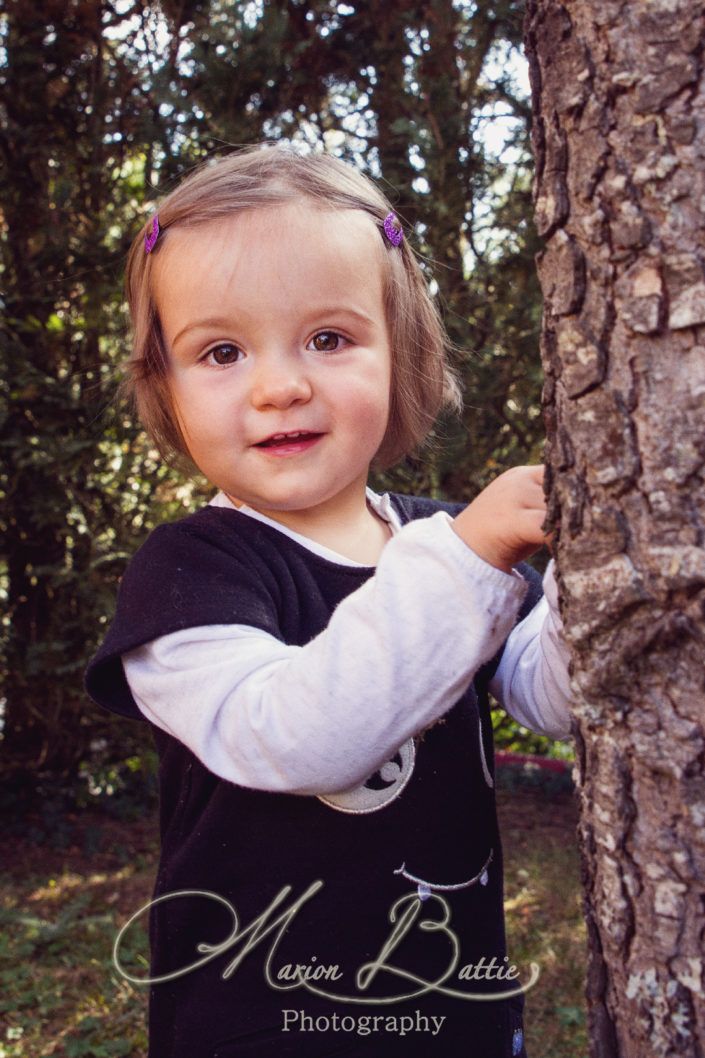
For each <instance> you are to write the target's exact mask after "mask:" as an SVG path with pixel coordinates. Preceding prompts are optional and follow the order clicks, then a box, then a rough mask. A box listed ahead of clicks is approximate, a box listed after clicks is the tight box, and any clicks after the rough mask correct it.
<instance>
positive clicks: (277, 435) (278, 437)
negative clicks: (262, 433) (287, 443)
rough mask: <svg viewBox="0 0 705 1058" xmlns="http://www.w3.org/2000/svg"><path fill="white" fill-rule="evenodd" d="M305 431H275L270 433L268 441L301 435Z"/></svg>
mask: <svg viewBox="0 0 705 1058" xmlns="http://www.w3.org/2000/svg"><path fill="white" fill-rule="evenodd" d="M306 432H307V431H306V430H297V431H296V433H275V434H272V436H271V437H270V438H269V440H270V441H279V440H281V439H282V438H287V437H303V435H304V434H305V433H306Z"/></svg>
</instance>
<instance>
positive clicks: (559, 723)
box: [489, 560, 572, 740]
mask: <svg viewBox="0 0 705 1058" xmlns="http://www.w3.org/2000/svg"><path fill="white" fill-rule="evenodd" d="M543 591H544V594H543V596H542V598H541V599H539V601H538V603H537V604H536V606H534V608H533V609H532V610H531V611H530V613H529V614H527V616H526V617H525V618H524V620H523V621H521V622H520V623H519V624H517V625H516V627H515V628H513V629H512V632H511V635H510V636H509V639H508V641H507V645H506V647H505V648H504V651H503V653H502V658H501V660H500V663H499V665H498V667H497V671H496V673H495V675H494V677H493V678H492V679H491V680H490V683H489V689H490V691H491V693H492V694H493V695H494V696H495V698H496V699H497V700H498V701H499V702H500V703H501V705H502V706H503V707H504V708H505V709H506V710H507V712H508V713H510V714H511V716H513V717H514V719H515V720H518V722H519V723H520V724H523V725H524V727H528V728H529V730H531V731H536V732H537V733H538V734H541V735H548V737H549V738H553V739H559V740H565V739H568V738H570V722H571V711H570V703H571V697H572V696H571V691H570V679H569V676H568V660H569V654H568V648H567V646H566V644H565V640H564V639H563V624H562V622H561V618H560V614H559V612H558V589H557V587H556V580H555V577H554V574H553V560H551V562H550V563H549V565H548V568H547V570H546V573H545V575H544V578H543Z"/></svg>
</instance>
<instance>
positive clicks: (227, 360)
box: [205, 342, 240, 367]
mask: <svg viewBox="0 0 705 1058" xmlns="http://www.w3.org/2000/svg"><path fill="white" fill-rule="evenodd" d="M209 356H212V357H213V360H214V362H215V363H216V364H217V365H218V366H219V367H224V366H225V365H226V364H234V363H235V362H236V360H237V359H238V357H239V356H240V350H239V349H238V347H237V346H236V345H232V344H231V343H230V342H222V343H221V344H220V345H214V346H213V348H212V349H209V350H208V352H207V353H206V356H205V359H207V358H208V357H209Z"/></svg>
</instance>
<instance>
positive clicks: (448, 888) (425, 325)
mask: <svg viewBox="0 0 705 1058" xmlns="http://www.w3.org/2000/svg"><path fill="white" fill-rule="evenodd" d="M127 290H128V297H129V302H130V308H131V312H132V318H133V325H134V350H133V354H132V357H131V360H130V363H129V372H128V376H127V386H128V389H129V390H130V392H131V393H132V394H133V396H134V399H135V403H136V407H137V410H138V413H139V415H140V417H141V419H142V422H143V424H144V425H145V427H146V429H147V431H148V433H149V434H150V436H151V437H152V438H153V439H154V441H155V443H156V444H157V445H158V446H159V449H160V451H161V452H162V454H164V455H165V456H167V457H173V456H178V457H179V458H181V459H182V461H183V460H189V461H190V462H189V465H191V466H195V467H196V468H198V470H199V471H200V472H201V473H202V474H204V475H205V477H206V478H207V479H208V481H209V482H211V483H212V485H213V486H214V487H215V488H216V489H217V490H218V491H217V493H216V495H215V496H214V497H213V498H212V499H211V501H210V502H209V503H208V504H207V505H206V506H204V507H203V508H202V509H200V510H198V511H196V512H195V513H194V514H191V515H189V516H188V517H185V518H183V519H181V520H179V521H176V522H173V523H170V524H165V525H161V526H159V527H158V528H157V529H155V530H154V531H153V532H152V533H151V534H150V535H149V537H148V538H147V540H146V542H145V543H144V544H143V545H142V547H141V548H140V549H139V550H138V552H137V553H136V554H135V556H134V557H133V559H132V560H131V562H130V564H129V566H128V568H127V570H126V572H125V575H124V578H123V580H122V583H121V586H120V592H119V596H118V603H117V612H116V615H115V618H114V621H113V623H112V625H111V627H110V630H109V632H108V634H107V636H106V638H105V640H104V642H103V644H102V646H101V647H100V649H99V651H98V653H97V654H96V655H95V657H94V658H93V659H92V660H91V662H90V664H89V667H88V670H87V675H86V687H87V689H88V692H89V694H90V695H91V697H92V698H93V699H94V700H95V701H96V702H98V703H99V704H101V705H103V706H105V707H106V708H108V709H111V710H113V711H115V712H118V713H122V714H124V715H126V716H130V717H134V718H136V719H143V720H144V719H146V720H147V721H148V722H149V723H150V725H151V726H152V731H153V734H154V738H155V741H156V744H157V747H158V751H159V756H160V770H159V782H160V829H161V845H162V848H161V859H160V865H159V871H158V876H157V881H156V886H155V890H154V900H153V903H152V907H151V908H150V920H149V925H150V944H151V968H150V974H149V980H150V1050H149V1055H150V1058H231V1056H232V1058H234V1056H236V1055H237V1056H245V1055H253V1056H260V1055H261V1056H268V1055H272V1056H277V1058H287V1056H292V1058H293V1056H296V1058H304V1056H306V1058H317V1056H323V1055H341V1056H343V1055H346V1056H358V1055H359V1056H362V1055H366V1056H368V1058H372V1056H381V1055H385V1056H388V1055H392V1056H393V1055H403V1056H405V1058H406V1056H416V1055H423V1056H424V1058H429V1056H430V1058H456V1056H457V1058H459V1056H461V1055H462V1056H464V1058H509V1056H516V1055H525V1053H526V1052H525V1050H524V1046H523V1028H522V1007H523V995H522V991H521V988H522V984H524V985H525V984H528V983H529V981H528V980H527V977H526V972H525V968H521V967H519V968H514V967H512V965H511V964H510V962H509V958H508V956H507V953H506V947H505V936H504V922H503V906H502V853H501V846H500V840H499V835H498V832H497V820H496V813H495V800H494V767H493V763H494V762H493V750H492V730H491V722H490V712H489V705H488V691H492V693H493V694H494V695H495V696H496V697H497V698H498V699H499V701H500V702H501V703H502V705H503V706H504V708H505V709H507V710H508V711H509V712H510V713H511V714H512V715H513V716H514V717H516V718H517V719H518V720H519V721H520V722H521V723H522V724H525V725H526V726H528V727H530V728H532V729H533V730H534V731H538V732H542V733H545V734H547V735H549V736H551V737H554V738H565V737H567V736H568V735H569V732H570V714H569V709H568V681H567V675H566V658H565V648H564V647H563V645H562V643H561V639H560V622H559V618H558V616H557V611H556V599H555V584H554V581H553V579H552V574H551V570H550V567H549V572H548V573H547V576H546V578H545V582H544V587H545V588H546V591H547V594H548V601H547V600H546V596H542V594H541V580H540V578H539V577H538V576H537V574H536V573H535V572H534V571H533V570H532V569H531V568H530V567H529V566H527V565H525V564H524V563H522V562H521V560H522V559H523V558H526V557H527V556H528V555H529V554H531V553H532V552H533V551H535V550H536V549H537V548H538V547H539V546H541V544H542V543H543V542H544V536H543V533H542V531H541V526H542V523H543V520H544V516H545V507H544V498H543V491H542V471H541V468H538V467H517V468H514V469H512V470H510V471H507V472H506V473H505V474H502V475H501V476H500V477H498V478H497V479H496V480H495V481H494V482H493V483H492V484H491V485H490V486H489V487H488V488H487V489H485V490H484V492H482V493H481V494H480V495H479V496H478V497H477V499H475V500H474V502H473V503H471V504H470V505H467V506H466V505H464V504H462V503H446V502H440V501H437V500H431V499H425V498H422V497H416V496H409V495H400V494H396V493H391V494H384V495H378V494H376V493H375V492H373V491H372V490H371V489H370V488H369V487H368V486H367V479H368V473H369V470H370V467H372V468H373V469H384V468H385V467H389V466H391V465H392V464H394V463H395V462H397V461H398V460H399V459H400V458H401V457H403V455H404V454H405V453H408V452H411V451H413V450H415V449H416V448H417V447H418V446H419V444H420V443H421V442H422V441H423V439H424V438H425V437H426V435H427V434H428V432H429V430H430V428H431V426H432V424H433V422H434V420H435V418H436V416H437V414H438V412H439V410H440V409H441V408H442V407H443V406H449V405H450V406H457V401H458V388H457V382H456V380H455V377H454V375H453V373H452V371H451V370H450V368H449V367H448V365H447V363H446V359H445V339H444V333H443V330H442V327H441V324H440V322H439V318H438V315H437V313H436V311H435V308H434V306H433V303H432V301H431V299H430V298H429V295H428V293H427V290H426V285H425V282H424V279H423V276H422V273H421V271H420V269H419V266H418V264H417V262H416V259H415V257H414V255H413V253H412V251H411V249H410V247H409V245H408V243H407V242H406V241H405V238H404V234H403V231H402V228H401V225H400V223H399V221H398V219H397V218H396V216H395V215H394V214H393V213H392V211H391V208H390V205H389V203H388V202H387V201H386V200H385V198H384V197H383V195H382V194H381V193H380V192H379V191H378V190H377V189H376V187H375V186H374V185H373V184H372V183H371V182H369V181H368V180H367V179H366V178H364V177H363V176H361V175H360V174H359V173H357V172H356V171H355V170H354V169H352V168H349V167H348V166H346V165H345V164H343V163H341V162H339V161H337V160H336V159H334V158H332V157H328V156H325V155H313V156H306V157H303V156H300V155H298V154H297V153H296V152H295V151H293V150H291V149H289V148H286V147H284V146H274V147H272V146H268V147H263V148H255V149H251V150H247V151H243V152H241V153H237V154H235V155H232V156H230V157H228V158H226V159H225V160H221V161H219V162H217V163H216V164H214V165H207V166H205V167H202V168H201V169H200V170H198V171H196V172H195V173H194V174H193V175H191V176H190V177H189V178H188V179H187V180H186V181H185V182H184V183H183V184H182V185H181V186H180V187H178V188H177V189H176V190H175V191H174V192H173V193H172V194H170V195H169V196H168V197H167V198H166V199H165V200H164V201H163V202H162V203H161V205H160V207H159V210H158V214H157V215H156V216H155V217H153V218H152V219H151V220H150V222H149V225H148V227H147V230H146V233H142V235H141V236H140V238H139V239H138V240H137V241H136V242H135V244H134V246H133V248H132V250H131V253H130V257H129V261H128V273H127ZM118 947H119V946H118ZM118 954H119V952H118ZM520 972H523V974H524V975H523V977H522V979H521V980H519V979H518V976H517V975H518V974H519V973H520Z"/></svg>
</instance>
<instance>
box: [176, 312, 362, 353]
mask: <svg viewBox="0 0 705 1058" xmlns="http://www.w3.org/2000/svg"><path fill="white" fill-rule="evenodd" d="M333 315H343V316H353V317H355V319H358V320H360V321H361V322H362V323H367V324H370V323H373V320H372V318H371V317H370V316H368V315H367V313H366V312H360V310H359V309H353V308H348V307H346V306H343V305H336V306H325V305H324V306H322V307H321V308H318V307H316V308H314V309H313V310H312V311H311V313H310V316H311V318H312V319H313V318H315V317H317V316H333ZM230 324H232V320H231V319H230V320H229V319H228V318H227V317H225V316H209V317H208V318H207V319H205V320H197V321H196V322H195V323H188V324H187V325H186V326H185V327H182V328H181V330H180V331H179V333H178V334H177V335H176V337H175V338H174V340H173V341H172V343H171V344H172V346H174V345H176V343H177V342H178V341H179V339H180V338H183V336H184V335H185V334H189V333H190V332H191V331H199V330H207V329H208V328H209V327H227V326H229V325H230Z"/></svg>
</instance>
